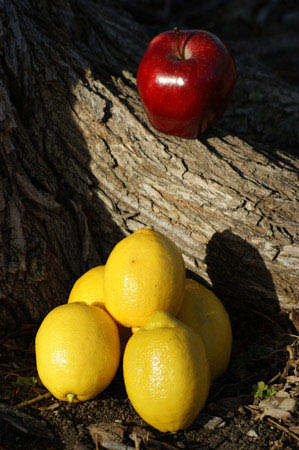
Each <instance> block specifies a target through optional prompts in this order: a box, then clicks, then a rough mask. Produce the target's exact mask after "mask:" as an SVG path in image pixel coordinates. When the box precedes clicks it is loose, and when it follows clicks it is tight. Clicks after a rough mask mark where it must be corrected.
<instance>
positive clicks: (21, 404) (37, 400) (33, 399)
mask: <svg viewBox="0 0 299 450" xmlns="http://www.w3.org/2000/svg"><path fill="white" fill-rule="evenodd" d="M49 397H51V394H50V392H47V393H46V394H42V395H38V396H37V397H35V398H32V399H30V400H26V401H25V402H22V403H18V404H17V405H15V406H14V408H23V407H24V406H28V405H32V403H35V402H40V401H41V400H44V399H45V398H49Z"/></svg>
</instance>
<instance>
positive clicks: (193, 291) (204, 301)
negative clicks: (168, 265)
mask: <svg viewBox="0 0 299 450" xmlns="http://www.w3.org/2000/svg"><path fill="white" fill-rule="evenodd" d="M177 318H178V319H179V320H181V321H182V322H183V323H185V324H186V325H188V326H190V327H191V328H193V329H194V330H195V331H196V332H197V333H199V334H200V335H201V337H202V339H203V342H204V344H205V347H206V350H207V356H208V360H209V363H210V367H211V374H212V378H214V379H215V378H218V377H219V376H220V375H221V374H222V373H223V372H224V371H225V370H226V369H227V366H228V363H229V359H230V354H231V346H232V330H231V324H230V320H229V315H228V314H227V312H226V310H225V308H224V306H223V304H222V303H221V301H220V300H219V299H218V298H217V297H216V295H215V294H214V293H213V292H212V291H210V290H209V289H207V288H206V287H204V286H202V285H201V284H199V283H198V282H197V281H194V280H191V279H187V280H186V286H185V294H184V301H183V306H182V309H181V310H180V312H179V314H178V315H177Z"/></svg>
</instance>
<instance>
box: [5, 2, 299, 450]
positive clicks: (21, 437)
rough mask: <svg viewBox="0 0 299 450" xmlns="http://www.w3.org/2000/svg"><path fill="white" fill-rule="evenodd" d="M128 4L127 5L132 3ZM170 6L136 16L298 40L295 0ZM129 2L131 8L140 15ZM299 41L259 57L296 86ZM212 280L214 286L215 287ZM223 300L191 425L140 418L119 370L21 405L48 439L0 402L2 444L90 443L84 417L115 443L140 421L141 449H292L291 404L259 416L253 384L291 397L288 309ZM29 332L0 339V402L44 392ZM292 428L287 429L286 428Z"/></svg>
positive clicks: (231, 35)
mask: <svg viewBox="0 0 299 450" xmlns="http://www.w3.org/2000/svg"><path fill="white" fill-rule="evenodd" d="M124 3H128V4H130V2H124ZM137 3H138V2H137ZM163 3H164V2H163ZM199 3H200V7H199V6H198V4H199ZM131 4H132V5H133V6H134V5H135V2H134V1H132V2H131ZM140 4H143V5H144V6H143V10H145V9H146V7H147V6H148V4H149V2H147V1H144V2H140ZM182 4H183V5H182ZM170 5H172V6H171V10H170V13H169V14H170V15H169V16H165V11H164V13H163V8H162V7H161V2H159V1H155V2H152V6H151V15H148V14H144V16H143V17H142V20H144V22H145V23H146V22H147V21H149V20H153V18H154V19H155V21H156V23H158V24H160V25H161V30H164V29H168V28H170V27H169V24H171V26H172V24H173V23H174V22H175V21H177V22H179V20H180V25H181V26H182V25H183V26H184V27H185V28H204V29H209V30H210V31H212V32H214V33H216V34H217V35H219V36H220V37H221V38H222V39H223V40H224V41H225V42H228V41H231V42H233V41H237V40H248V41H250V40H254V41H256V40H257V39H258V40H259V41H260V43H261V45H263V42H265V48H266V47H267V45H266V43H267V42H268V41H269V40H271V39H272V40H273V39H276V38H277V39H280V38H281V37H282V36H284V37H285V36H289V37H290V39H291V38H292V37H294V39H295V40H296V39H297V43H298V47H299V39H298V37H299V33H298V31H297V30H298V29H299V6H298V3H297V2H296V1H295V0H293V1H292V0H286V1H284V2H275V1H270V0H268V1H265V0H254V1H249V0H244V1H242V2H239V1H237V0H228V1H225V0H222V1H221V0H218V1H210V2H208V1H205V2H197V1H196V2H195V1H194V2H192V1H190V2H179V1H173V2H170ZM133 6H132V13H134V14H141V13H140V11H138V10H137V9H136V8H133ZM196 8H198V11H197V10H196ZM196 11H197V13H196V14H195V12H196ZM163 14H164V15H163ZM182 17H183V18H182ZM139 19H140V18H139ZM140 20H141V19H140ZM298 50H299V48H295V47H294V46H293V47H292V48H290V50H289V51H284V52H283V54H281V53H272V54H266V53H265V54H264V55H262V60H261V61H260V63H262V64H265V65H267V67H268V69H269V70H271V71H272V72H273V73H274V74H275V75H276V76H277V77H279V78H281V79H282V80H283V81H285V82H287V83H289V84H294V85H296V86H298V82H299V69H298V58H297V57H295V56H294V55H295V54H296V55H298ZM260 57H261V56H260ZM191 276H194V274H191ZM213 288H214V289H215V291H216V292H217V286H213ZM222 300H223V301H224V304H225V306H226V308H227V310H228V312H229V314H230V317H231V321H232V327H233V336H234V339H233V349H232V357H231V362H230V365H229V368H228V370H227V372H226V373H225V374H224V375H223V376H222V377H221V378H220V379H219V380H217V381H216V382H214V383H213V385H212V387H211V391H210V395H209V398H208V401H207V404H206V406H205V408H204V410H203V411H202V412H201V413H200V415H199V417H198V419H197V420H196V421H195V422H194V423H193V425H192V426H191V427H190V428H189V429H187V430H185V431H180V432H177V433H159V432H158V431H157V430H154V429H153V428H151V427H150V426H148V425H147V424H146V423H145V422H143V421H142V419H141V418H140V417H139V416H138V415H137V413H136V412H135V411H134V409H133V408H132V406H131V404H130V402H129V400H128V398H127V396H126V391H125V388H124V384H123V379H122V372H121V369H120V370H119V372H118V373H117V375H116V377H115V379H114V380H113V382H112V383H111V385H110V386H109V387H108V388H107V389H106V390H105V391H104V392H103V393H102V394H101V395H99V396H98V397H97V398H96V399H94V400H92V401H88V402H85V403H82V404H77V405H67V404H65V403H63V402H59V401H57V400H56V399H55V398H53V397H50V398H46V399H43V400H41V401H36V402H35V403H33V404H31V405H28V406H25V407H23V408H22V411H23V412H24V413H25V414H28V415H29V416H31V417H35V418H36V419H38V420H44V421H46V424H47V427H48V429H49V430H51V431H52V433H53V436H54V438H53V439H52V438H51V439H49V438H46V436H45V432H44V431H42V429H39V428H38V426H37V428H36V429H35V430H32V429H30V428H26V425H25V426H24V422H22V419H16V418H15V417H12V416H11V415H10V414H9V413H7V415H5V413H3V412H1V410H0V424H1V427H0V449H1V450H4V449H5V450H11V449H16V450H18V449H22V450H23V449H27V448H28V449H32V450H39V449H43V450H45V449H49V450H50V449H52V450H54V449H57V450H58V449H75V448H77V449H85V448H86V449H94V448H96V447H95V443H94V442H93V440H92V437H91V433H90V431H89V429H88V426H90V425H91V424H98V423H105V424H111V423H117V424H121V425H123V426H124V438H123V444H126V445H127V446H129V447H131V448H135V447H134V442H133V440H132V439H131V438H130V437H129V435H130V433H131V432H132V430H133V427H136V426H138V427H140V430H139V431H138V433H140V434H142V435H143V437H144V442H143V443H142V444H141V448H153V449H154V448H162V449H171V448H181V449H198V450H199V449H202V450H204V449H221V450H225V449H279V448H283V449H294V448H296V445H298V434H296V432H295V431H296V430H295V427H296V425H297V426H298V415H297V413H296V412H292V414H291V418H289V419H287V420H280V419H275V418H273V419H271V418H270V420H269V416H265V417H263V418H262V417H259V416H258V414H257V412H260V410H259V409H258V404H259V398H254V396H253V391H254V389H255V388H254V386H255V385H256V383H257V382H259V381H263V382H264V383H265V384H267V386H268V387H269V388H271V389H273V390H275V391H281V390H285V391H286V392H288V395H289V396H290V397H294V396H295V394H294V392H295V387H294V386H293V387H292V386H291V385H290V384H287V379H288V377H291V376H297V377H298V372H297V370H298V369H297V368H296V359H297V357H296V355H298V354H299V348H298V347H299V346H298V340H297V338H296V329H295V327H294V324H293V323H292V322H291V320H290V318H289V316H288V314H285V313H283V312H281V311H280V310H279V307H278V305H277V303H275V302H274V301H273V299H272V300H271V299H269V308H268V309H267V310H260V309H259V306H257V307H256V310H252V309H250V308H248V307H247V306H246V305H244V304H243V303H242V299H240V304H239V305H238V307H236V303H235V302H234V303H233V304H232V303H231V302H230V299H229V298H225V299H222ZM36 331H37V327H36V326H35V325H26V326H25V325H24V326H23V327H22V328H21V329H19V330H17V332H15V333H12V334H10V335H8V336H6V337H4V338H3V339H2V340H1V341H0V356H1V363H0V378H1V380H2V381H1V385H0V398H1V400H0V402H1V403H2V404H5V405H10V406H15V405H18V404H19V403H21V402H23V401H26V400H30V399H32V398H35V397H37V396H38V395H40V394H43V393H45V392H46V390H45V389H44V388H43V386H42V385H41V383H40V382H39V380H38V378H37V373H36V368H35V356H34V337H35V334H36ZM294 355H295V356H294ZM294 361H295V363H294ZM290 386H291V387H290ZM252 405H253V406H252ZM215 416H216V417H220V418H221V419H222V420H221V421H220V424H219V425H220V426H218V427H216V428H215V429H213V430H208V429H207V428H206V427H205V425H206V424H207V423H208V422H209V421H210V420H211V419H213V418H214V417H215ZM271 420H272V422H271ZM296 421H297V422H296ZM22 424H23V425H22ZM290 428H291V429H292V430H295V431H293V432H290ZM133 431H134V430H133ZM146 432H150V433H151V435H150V438H149V439H146ZM138 433H137V434H138ZM248 433H249V434H248ZM297 433H298V431H297ZM296 436H297V440H296ZM115 442H117V440H115ZM129 447H127V448H129ZM98 448H101V446H100V445H99V446H98ZM110 448H112V447H110ZM114 448H117V447H114ZM119 448H121V447H119ZM122 448H125V447H122ZM136 448H137V447H136Z"/></svg>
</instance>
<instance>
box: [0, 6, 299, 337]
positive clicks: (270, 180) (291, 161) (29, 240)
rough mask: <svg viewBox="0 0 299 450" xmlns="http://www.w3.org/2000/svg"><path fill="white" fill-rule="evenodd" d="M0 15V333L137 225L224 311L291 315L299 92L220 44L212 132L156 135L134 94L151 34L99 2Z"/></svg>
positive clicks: (54, 299)
mask: <svg viewBox="0 0 299 450" xmlns="http://www.w3.org/2000/svg"><path fill="white" fill-rule="evenodd" d="M0 11H1V14H0V39H1V44H0V49H1V53H0V136H1V137H0V143H1V154H0V167H1V172H0V261H1V273H0V317H1V326H2V330H1V331H2V332H7V331H8V330H10V329H13V328H15V327H16V326H19V325H20V324H21V323H24V322H39V321H40V320H41V319H42V318H43V316H44V315H45V314H46V313H47V312H48V311H49V310H50V309H51V308H53V307H54V306H56V305H58V304H61V303H64V302H66V301H67V297H68V293H69V291H70V289H71V287H72V284H73V283H74V281H75V280H76V278H78V277H79V276H80V275H81V274H82V273H83V272H84V271H86V270H87V269H89V268H90V267H92V266H94V265H97V264H101V263H103V264H104V263H105V261H106V259H107V257H108V255H109V252H110V251H111V250H112V248H113V246H114V245H115V244H116V243H117V242H118V241H119V240H120V239H121V238H122V237H124V236H125V235H127V234H129V233H131V232H133V231H135V230H136V229H137V228H139V227H141V226H143V225H146V224H151V225H153V226H154V227H155V228H157V229H158V230H159V231H161V232H162V233H165V234H167V235H168V236H169V237H171V238H172V239H173V240H174V241H175V242H176V243H177V245H178V246H179V248H180V249H181V250H182V251H183V254H184V258H185V262H186V266H187V267H188V268H189V269H190V270H191V271H193V272H194V274H197V275H198V276H199V277H200V278H201V279H202V280H204V281H205V282H206V283H208V284H209V285H211V287H212V288H213V289H214V290H215V291H216V292H217V293H218V294H219V295H220V296H221V297H222V298H224V299H226V301H227V302H229V301H232V302H239V303H240V302H241V303H244V304H246V305H251V306H252V307H254V308H255V309H257V308H262V310H264V311H268V310H269V311H270V310H273V308H274V309H275V307H278V306H279V307H280V308H282V309H287V310H290V309H292V308H294V307H296V305H297V306H298V285H299V282H298V281H299V275H298V270H297V268H298V262H299V251H298V247H297V246H296V240H297V238H298V227H297V225H296V194H297V186H298V185H297V181H298V177H297V175H298V161H297V158H296V153H295V151H294V150H295V148H296V145H297V142H298V116H299V113H298V105H299V91H298V89H296V88H295V87H294V86H290V85H288V84H287V83H284V82H282V81H280V80H279V79H277V78H275V76H274V75H272V74H270V73H269V72H267V70H266V68H265V67H263V66H262V65H261V64H259V63H258V62H257V61H256V60H255V59H254V57H253V56H251V55H250V54H249V51H248V47H246V44H245V43H244V42H239V43H236V42H234V43H231V45H230V48H231V49H232V52H233V55H234V57H235V59H236V65H237V70H238V83H237V86H236V90H235V94H234V97H233V99H232V101H231V104H230V105H229V108H228V110H227V112H226V113H225V116H224V118H223V119H222V121H221V122H219V124H218V125H217V126H216V127H214V128H213V130H212V131H211V132H210V134H205V135H204V136H202V137H201V138H200V139H197V140H192V141H190V140H181V139H178V138H175V137H170V136H165V135H162V134H160V133H158V132H156V131H155V130H154V129H153V128H152V127H151V125H150V124H149V122H148V120H147V118H146V116H145V113H144V111H143V109H142V107H141V103H140V101H139V98H138V95H137V90H136V78H135V75H136V70H137V65H138V61H139V60H140V57H141V56H142V53H143V52H144V50H145V48H146V45H147V43H148V42H149V40H150V39H151V37H152V36H153V35H154V34H155V33H156V32H157V29H156V28H155V27H154V26H150V25H148V26H145V25H144V24H140V23H138V22H137V21H136V20H134V19H133V18H132V16H130V14H129V13H128V12H126V9H121V6H119V3H118V2H117V1H115V2H113V1H112V0H109V2H108V1H98V2H95V1H92V0H89V1H88V0H84V1H83V0H77V1H72V0H69V1H67V0H63V1H62V0H55V1H52V2H48V1H46V0H39V1H37V0H0ZM268 44H269V46H270V47H271V45H272V46H273V45H277V43H276V44H274V43H272V44H271V42H269V43H268ZM254 45H255V43H253V44H252V46H253V47H254ZM279 45H280V46H283V45H286V44H284V43H283V42H280V44H279ZM256 46H257V47H258V44H257V45H256ZM253 47H252V48H253ZM270 47H269V48H270ZM270 50H272V47H271V48H270ZM270 50H269V51H270ZM266 51H267V50H266V49H265V48H264V52H266ZM296 266H297V267H296Z"/></svg>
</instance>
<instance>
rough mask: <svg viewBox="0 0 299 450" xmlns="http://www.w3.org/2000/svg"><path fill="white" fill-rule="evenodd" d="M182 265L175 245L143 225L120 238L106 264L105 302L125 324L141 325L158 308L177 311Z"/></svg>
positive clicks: (128, 325)
mask: <svg viewBox="0 0 299 450" xmlns="http://www.w3.org/2000/svg"><path fill="white" fill-rule="evenodd" d="M184 286H185V265H184V260H183V257H182V255H181V253H180V251H179V250H178V248H177V246H176V245H175V244H174V242H172V241H171V240H170V239H168V238H167V237H166V236H163V235H162V234H161V233H159V232H158V231H155V230H153V229H151V228H143V229H140V230H138V231H136V232H135V233H133V234H131V235H130V236H128V237H126V238H125V239H123V240H122V241H120V242H119V243H118V244H117V245H116V246H115V247H114V249H113V250H112V252H111V254H110V256H109V258H108V261H107V263H106V267H105V276H104V291H105V306H106V309H107V310H108V311H109V312H110V314H111V315H112V316H113V317H114V318H115V320H117V321H118V322H120V323H121V324H122V325H124V326H126V327H139V326H142V325H144V324H145V323H146V322H147V320H148V319H149V318H150V316H151V315H152V314H153V313H154V312H155V311H157V310H165V311H169V312H170V313H172V314H174V315H175V314H177V313H178V311H179V310H180V307H181V305H182V298H183V293H184Z"/></svg>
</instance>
